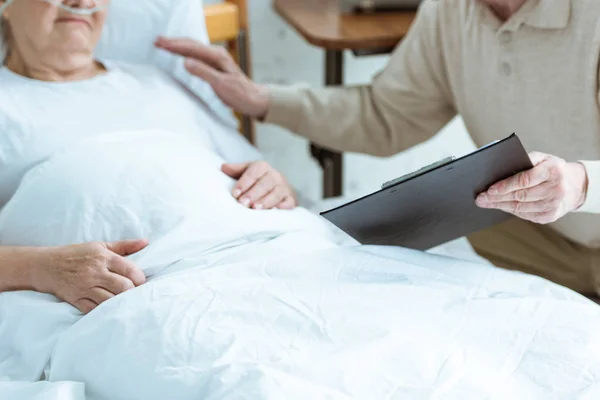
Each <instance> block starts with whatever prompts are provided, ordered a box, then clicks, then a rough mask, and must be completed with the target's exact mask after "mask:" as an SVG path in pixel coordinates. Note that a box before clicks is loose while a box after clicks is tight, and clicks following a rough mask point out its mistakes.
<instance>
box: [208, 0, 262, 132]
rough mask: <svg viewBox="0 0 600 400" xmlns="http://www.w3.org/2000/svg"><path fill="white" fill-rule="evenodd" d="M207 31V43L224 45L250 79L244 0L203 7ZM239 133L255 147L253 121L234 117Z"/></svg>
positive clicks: (243, 117) (248, 44) (227, 0)
mask: <svg viewBox="0 0 600 400" xmlns="http://www.w3.org/2000/svg"><path fill="white" fill-rule="evenodd" d="M204 14H205V16H206V27H207V30H208V36H209V37H210V41H211V42H212V43H215V44H224V45H225V46H226V47H227V49H228V50H229V52H230V53H231V55H232V56H233V58H234V59H235V60H236V62H237V63H238V65H239V66H240V68H242V70H243V71H244V72H245V73H246V74H247V75H248V76H250V77H251V76H252V71H251V59H250V32H249V29H248V27H249V24H248V2H247V0H224V2H223V3H219V4H211V5H207V6H205V7H204ZM237 117H238V120H239V122H240V124H239V127H240V132H241V133H242V134H243V135H244V136H245V137H246V138H247V139H248V140H249V141H250V143H252V144H255V128H254V123H253V121H252V119H250V118H248V117H246V116H243V115H237Z"/></svg>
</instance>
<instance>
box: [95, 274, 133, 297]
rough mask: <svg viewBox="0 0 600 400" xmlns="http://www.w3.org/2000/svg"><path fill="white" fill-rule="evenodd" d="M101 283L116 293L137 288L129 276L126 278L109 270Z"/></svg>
mask: <svg viewBox="0 0 600 400" xmlns="http://www.w3.org/2000/svg"><path fill="white" fill-rule="evenodd" d="M100 285H101V286H102V287H103V288H104V289H106V290H107V291H109V292H111V293H114V294H121V293H124V292H126V291H128V290H131V289H133V288H135V285H134V284H133V282H132V281H131V280H130V279H129V278H125V277H124V276H122V275H119V274H115V273H113V272H108V274H107V275H106V276H105V277H104V279H103V280H102V282H101V283H100Z"/></svg>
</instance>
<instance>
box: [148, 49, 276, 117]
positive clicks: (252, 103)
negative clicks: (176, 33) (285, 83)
mask: <svg viewBox="0 0 600 400" xmlns="http://www.w3.org/2000/svg"><path fill="white" fill-rule="evenodd" d="M155 45H156V46H157V47H158V48H161V49H163V50H166V51H169V52H171V53H175V54H178V55H180V56H183V57H186V60H185V67H186V69H187V70H188V71H189V72H190V73H191V74H192V75H195V76H197V77H198V78H201V79H203V80H205V81H206V82H208V84H209V85H210V86H212V88H213V90H214V91H215V93H216V94H217V96H219V98H220V99H221V101H223V103H225V104H226V105H227V106H229V107H231V108H232V109H234V110H235V111H237V112H239V113H242V114H244V115H248V116H250V117H254V118H263V117H264V116H265V115H266V114H267V110H268V108H269V90H268V89H267V88H266V87H265V86H262V85H258V84H256V83H254V82H253V81H251V80H250V79H249V78H248V77H247V76H246V74H244V72H243V71H242V70H241V69H240V67H239V66H238V65H237V64H236V62H235V61H234V60H233V58H232V57H231V55H230V54H229V53H228V52H227V50H225V49H224V48H222V47H219V46H207V45H204V44H201V43H199V42H197V41H194V40H191V39H185V38H178V39H169V38H163V37H159V38H158V39H157V40H156V42H155Z"/></svg>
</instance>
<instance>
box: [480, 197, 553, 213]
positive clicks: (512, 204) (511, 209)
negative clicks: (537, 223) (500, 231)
mask: <svg viewBox="0 0 600 400" xmlns="http://www.w3.org/2000/svg"><path fill="white" fill-rule="evenodd" d="M483 207H484V208H494V209H497V210H502V211H504V212H507V213H510V214H514V215H517V216H521V215H522V214H530V213H544V212H548V211H551V210H552V208H553V207H552V204H550V203H548V202H544V201H536V202H531V203H521V202H518V201H505V202H501V203H494V204H492V205H489V206H483Z"/></svg>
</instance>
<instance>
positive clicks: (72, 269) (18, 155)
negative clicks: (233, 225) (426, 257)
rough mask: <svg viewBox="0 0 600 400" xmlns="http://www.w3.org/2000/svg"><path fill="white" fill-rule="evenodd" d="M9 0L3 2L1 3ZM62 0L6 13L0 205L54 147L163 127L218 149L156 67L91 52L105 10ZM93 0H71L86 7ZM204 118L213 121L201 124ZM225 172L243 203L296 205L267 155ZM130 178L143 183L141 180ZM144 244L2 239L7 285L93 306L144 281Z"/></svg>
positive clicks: (24, 1)
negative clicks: (27, 243)
mask: <svg viewBox="0 0 600 400" xmlns="http://www.w3.org/2000/svg"><path fill="white" fill-rule="evenodd" d="M5 3H6V1H5V0H0V5H4V4H5ZM55 3H56V4H52V2H45V1H41V0H17V1H15V2H13V3H12V4H10V5H7V6H8V7H7V8H6V9H5V10H4V13H3V15H2V27H3V35H4V37H5V40H6V42H7V43H8V44H9V48H8V56H7V57H6V60H5V63H4V66H3V67H2V68H1V69H0V87H1V88H2V90H1V92H0V106H1V107H2V108H3V111H4V112H3V117H2V118H3V119H4V120H2V121H1V122H0V127H1V129H0V134H1V135H3V136H4V143H8V146H4V148H2V149H0V209H1V208H2V206H3V205H5V204H6V202H7V201H8V200H9V199H10V198H11V197H12V196H13V195H14V194H15V192H16V190H17V188H18V185H19V182H20V181H21V180H22V178H23V176H24V175H26V173H27V172H28V171H29V170H31V169H32V168H33V167H34V166H36V165H38V164H40V163H41V162H43V161H44V160H46V159H48V158H49V157H51V156H52V155H53V154H54V153H56V152H59V151H61V150H63V149H66V148H69V147H76V146H78V145H80V144H81V143H83V142H84V141H86V140H94V138H98V137H101V136H102V135H106V134H111V133H114V132H117V131H121V132H124V131H144V130H153V131H157V130H163V131H164V132H168V134H172V135H173V136H174V137H188V138H189V139H190V140H192V141H194V143H195V144H196V145H197V146H198V147H199V148H202V149H208V150H209V151H214V149H213V147H212V143H211V140H210V136H209V130H210V129H211V120H210V119H211V118H212V117H211V115H209V114H208V113H207V112H206V111H205V110H204V109H203V108H202V107H200V106H199V104H198V102H197V101H196V100H195V99H192V97H191V95H190V94H188V93H186V92H185V91H184V90H183V89H182V88H181V87H178V86H177V85H176V84H175V83H174V82H173V81H172V80H171V79H170V78H168V77H166V76H164V75H163V74H161V73H160V72H159V71H158V70H156V69H154V68H151V67H146V66H133V65H123V64H119V63H113V62H110V61H106V62H100V61H98V60H95V59H94V56H93V53H94V49H95V46H96V43H97V42H98V40H99V38H100V35H101V32H102V28H103V25H104V21H105V18H106V14H107V12H106V11H105V10H99V11H98V12H95V13H93V14H91V15H78V14H74V13H71V12H69V11H66V10H64V9H62V8H61V7H59V6H61V5H63V3H62V2H55ZM93 3H94V2H93V1H88V0H73V1H68V2H64V4H67V5H69V6H71V7H75V8H80V9H87V8H89V7H92V6H94V4H93ZM6 115H7V116H8V117H6ZM203 123H204V125H206V128H205V129H198V126H199V125H200V126H201V125H202V124H203ZM212 125H213V126H214V123H213V124H212ZM213 129H214V128H213ZM123 135H126V134H125V133H124V134H123ZM150 136H151V135H149V140H151V137H150ZM174 140H175V139H174ZM139 144H140V146H141V147H140V148H137V149H135V150H134V149H131V150H132V151H140V152H143V146H144V143H143V139H142V142H141V143H139ZM107 156H108V157H107V159H106V160H105V162H106V163H111V162H112V160H111V158H110V153H109V154H107ZM197 157H203V154H202V153H198V154H197ZM132 159H133V158H132ZM189 167H190V168H194V165H190V166H189ZM98 168H102V166H98ZM222 171H223V172H224V173H225V174H227V175H229V176H231V177H233V178H236V179H237V178H239V181H238V183H237V185H236V186H235V189H234V190H233V195H234V196H235V197H236V198H237V199H238V201H239V202H240V203H241V204H242V205H244V206H246V207H249V208H252V209H256V210H259V209H271V208H280V209H290V208H294V207H295V205H296V200H295V197H294V193H293V191H292V188H291V187H290V186H289V185H288V184H287V182H286V181H285V179H284V178H283V177H282V176H281V174H279V173H278V172H277V171H275V170H274V169H273V168H271V167H270V166H269V165H268V164H266V163H264V162H256V163H251V164H244V165H242V164H235V165H233V164H226V165H223V167H222ZM90 179H93V177H92V176H90ZM74 184H75V183H74ZM188 184H189V185H202V182H188ZM131 185H136V182H135V179H134V178H133V179H132V182H131ZM208 195H210V190H209V194H208ZM40 200H42V199H40ZM198 206H200V204H199V205H198ZM42 207H43V206H42ZM206 211H207V212H208V210H206ZM257 212H258V211H257ZM23 223H25V221H23ZM8 240H9V241H10V238H9V239H8ZM94 240H101V238H94ZM146 245H147V241H146V240H145V238H144V239H142V238H140V240H130V241H118V242H114V243H105V242H95V243H88V244H76V245H69V246H61V247H41V246H40V247H9V246H2V247H0V291H7V290H17V289H32V290H37V291H41V292H47V293H52V294H54V295H56V296H57V297H58V298H60V299H63V300H65V301H67V302H69V303H71V304H72V305H74V306H76V307H77V308H79V309H80V310H81V311H84V312H88V311H90V310H92V309H93V308H94V307H96V306H97V305H98V304H100V303H102V302H104V301H105V300H107V299H109V298H111V297H113V296H115V295H117V294H119V293H122V292H124V291H126V290H128V289H131V288H133V287H135V286H138V285H140V284H142V283H144V281H145V276H144V274H143V273H142V271H141V270H140V269H139V268H138V267H137V266H136V265H135V264H134V263H133V262H131V261H129V260H127V259H126V258H124V256H127V255H130V254H133V253H136V252H138V251H140V250H142V249H143V248H144V247H145V246H146Z"/></svg>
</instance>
